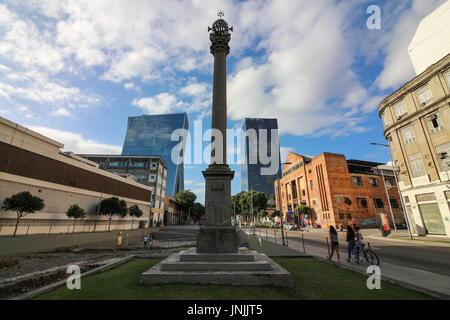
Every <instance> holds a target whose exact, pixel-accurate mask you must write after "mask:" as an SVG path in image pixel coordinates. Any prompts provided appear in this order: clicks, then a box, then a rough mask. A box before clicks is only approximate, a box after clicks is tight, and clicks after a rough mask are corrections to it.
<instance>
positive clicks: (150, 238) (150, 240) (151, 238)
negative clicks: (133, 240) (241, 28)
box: [148, 233, 153, 248]
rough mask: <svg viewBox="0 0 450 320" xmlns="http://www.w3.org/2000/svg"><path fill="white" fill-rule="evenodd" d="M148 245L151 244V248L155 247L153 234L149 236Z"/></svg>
mask: <svg viewBox="0 0 450 320" xmlns="http://www.w3.org/2000/svg"><path fill="white" fill-rule="evenodd" d="M148 243H149V244H150V248H151V247H152V246H153V237H152V234H151V233H150V234H149V235H148Z"/></svg>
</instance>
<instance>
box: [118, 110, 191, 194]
mask: <svg viewBox="0 0 450 320" xmlns="http://www.w3.org/2000/svg"><path fill="white" fill-rule="evenodd" d="M188 127H189V123H188V118H187V114H186V113H175V114H159V115H143V116H137V117H129V118H128V127H127V134H126V137H125V142H124V144H123V149H122V155H124V156H154V155H158V156H160V157H161V158H162V159H163V160H164V162H165V164H166V166H167V183H166V193H167V194H170V195H173V196H175V195H176V194H177V193H178V192H180V191H182V190H184V164H183V158H184V154H183V152H172V151H173V150H174V148H177V147H179V146H180V140H182V139H181V138H180V140H177V141H172V139H171V136H172V133H173V132H174V131H175V130H177V129H185V130H188ZM182 143H185V142H182ZM183 150H184V146H183ZM173 154H174V157H175V159H174V160H175V162H174V161H172V156H173Z"/></svg>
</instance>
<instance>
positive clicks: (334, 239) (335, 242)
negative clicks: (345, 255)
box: [328, 226, 341, 263]
mask: <svg viewBox="0 0 450 320" xmlns="http://www.w3.org/2000/svg"><path fill="white" fill-rule="evenodd" d="M329 233H330V240H331V254H330V256H329V257H328V259H329V260H330V261H331V260H332V259H333V254H334V251H336V255H337V258H338V261H339V263H341V257H340V256H339V239H338V234H337V231H336V229H335V228H334V226H330V232H329Z"/></svg>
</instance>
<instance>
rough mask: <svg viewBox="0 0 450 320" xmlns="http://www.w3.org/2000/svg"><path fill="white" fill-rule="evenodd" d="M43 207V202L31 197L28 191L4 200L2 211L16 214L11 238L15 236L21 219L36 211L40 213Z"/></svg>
mask: <svg viewBox="0 0 450 320" xmlns="http://www.w3.org/2000/svg"><path fill="white" fill-rule="evenodd" d="M44 207H45V204H44V200H42V199H41V198H39V197H35V196H33V195H32V194H31V193H29V192H28V191H23V192H19V193H16V194H15V195H13V196H11V198H6V199H5V200H4V201H3V206H2V209H3V210H5V211H15V212H16V214H17V220H16V227H15V229H14V234H13V237H15V236H16V232H17V227H18V226H19V222H20V219H22V218H23V217H25V216H26V215H27V214H29V213H36V211H41V210H42V209H44Z"/></svg>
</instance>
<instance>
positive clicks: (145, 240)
mask: <svg viewBox="0 0 450 320" xmlns="http://www.w3.org/2000/svg"><path fill="white" fill-rule="evenodd" d="M147 241H148V237H147V236H144V248H146V247H147Z"/></svg>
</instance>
